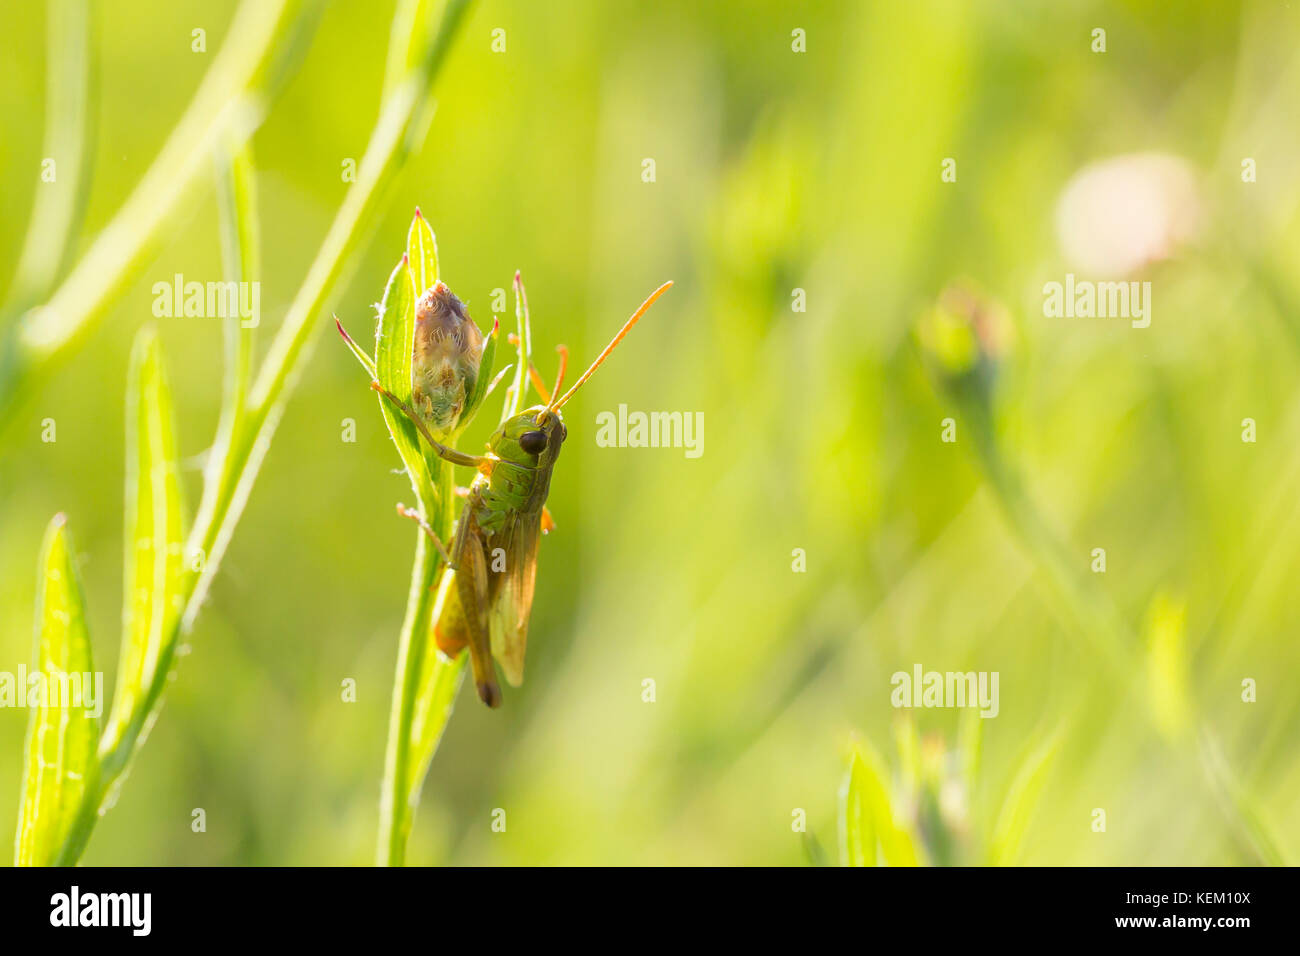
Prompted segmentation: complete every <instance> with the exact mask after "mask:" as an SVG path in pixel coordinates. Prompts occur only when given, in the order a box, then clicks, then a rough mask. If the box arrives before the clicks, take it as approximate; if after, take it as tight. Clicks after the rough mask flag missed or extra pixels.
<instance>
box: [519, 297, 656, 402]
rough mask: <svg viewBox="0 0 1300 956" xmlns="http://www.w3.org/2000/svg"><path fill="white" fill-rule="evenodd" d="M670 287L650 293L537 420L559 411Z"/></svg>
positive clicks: (557, 389)
mask: <svg viewBox="0 0 1300 956" xmlns="http://www.w3.org/2000/svg"><path fill="white" fill-rule="evenodd" d="M672 287H673V284H672V281H671V280H669V281H668V282H665V283H664V284H663V285H661V286H660V287H659V288H657V289H655V290H654V291H653V292H651V293H650V296H649V298H647V299H646V300H645V301H644V302H642V303H641V305H640V307H639V308H638V309H637V310H636V311H635V312H633V313H632V318H630V319H628V320H627V321H626V322H624V323H623V327H622V328H621V329H619V330H618V334H617V335H615V336H614V338H613V339H611V340H610V343H609V344H608V345H606V346H605V350H604V351H603V352H601V353H600V354H599V355H597V356H596V361H594V362H592V363H591V367H590V368H589V369H587V371H585V372H583V373H582V377H581V378H580V379H578V380H577V381H576V382H574V383H573V387H572V388H570V389H569V390H568V391H567V392H565V393H564V395H563V397H561V398H557V399H556V400H554V401H553V402H551V403H550V404H548V405H547V406H546V408H545V409H544V410H543V412H542V414H541V415H540V416H539V420H541V419H544V418H545V417H546V416H547V415H549V414H550V413H551V412H556V411H559V410H560V409H561V408H562V407H563V406H564V403H565V402H567V401H568V400H569V399H571V398H573V393H574V392H576V391H577V390H578V389H580V388H582V386H583V385H584V384H585V383H586V381H587V379H589V378H591V376H592V374H593V373H595V371H596V369H598V368H600V366H601V363H602V362H604V361H605V359H607V358H609V353H610V352H613V351H614V348H615V347H616V346H617V345H618V343H619V342H621V341H623V336H625V335H627V333H628V332H630V331H632V326H634V325H636V324H637V322H639V321H641V316H643V315H645V314H646V313H647V312H649V311H650V306H652V305H654V304H655V300H656V299H658V298H659V297H660V296H661V295H663V294H664V293H665V292H667V291H668V290H669V289H671V288H672ZM556 391H557V392H558V391H559V388H558V387H557V388H556Z"/></svg>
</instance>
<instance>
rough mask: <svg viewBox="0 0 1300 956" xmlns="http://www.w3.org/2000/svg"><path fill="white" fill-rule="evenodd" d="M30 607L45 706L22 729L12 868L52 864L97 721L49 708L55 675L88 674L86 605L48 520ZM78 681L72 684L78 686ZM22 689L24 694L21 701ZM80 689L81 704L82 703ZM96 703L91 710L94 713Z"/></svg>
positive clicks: (62, 534)
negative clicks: (21, 773) (21, 772)
mask: <svg viewBox="0 0 1300 956" xmlns="http://www.w3.org/2000/svg"><path fill="white" fill-rule="evenodd" d="M39 574H40V582H39V585H38V592H37V599H36V653H35V667H36V670H37V671H38V672H39V673H41V674H43V675H45V680H46V682H47V687H46V693H45V699H44V700H42V701H41V702H40V704H39V706H37V707H35V708H34V709H33V710H32V714H31V717H30V718H29V720H28V724H27V758H26V771H25V773H24V776H23V797H22V805H21V807H20V809H19V817H18V831H17V835H16V838H15V840H14V865H15V866H45V865H47V864H49V863H50V861H51V860H53V859H54V856H55V854H56V853H57V852H58V849H59V845H60V843H61V842H62V839H63V835H64V833H65V832H66V830H67V828H68V826H69V823H70V821H71V819H72V817H73V816H74V815H75V813H76V811H77V807H78V805H79V804H80V801H81V797H82V793H83V792H84V790H85V788H86V785H87V781H88V779H89V778H91V777H93V775H94V765H95V742H96V739H97V738H98V736H99V720H98V718H97V716H95V715H94V713H92V712H88V709H87V708H86V707H84V706H77V707H73V706H71V702H70V701H69V700H67V699H64V700H62V701H59V702H55V704H61V706H57V705H53V704H52V703H51V699H50V686H51V685H52V684H54V683H55V682H57V679H58V675H61V674H66V675H69V676H71V675H84V676H90V675H91V674H92V673H93V672H94V668H93V664H92V660H91V649H90V635H89V634H88V633H87V630H86V613H85V598H84V597H83V595H82V590H81V578H80V575H79V574H78V571H77V562H76V557H75V554H74V552H73V548H72V542H71V538H70V536H69V534H68V530H67V522H66V520H65V519H64V517H63V515H55V516H54V520H52V521H51V522H50V524H49V527H48V528H47V529H46V532H45V542H44V544H42V546H41V560H40V566H39ZM84 676H83V677H79V678H78V680H80V681H84ZM25 692H26V689H25V688H24V693H25ZM85 692H86V689H85V686H84V683H83V684H82V691H81V693H82V695H83V696H82V699H81V700H79V701H77V703H78V704H79V705H84V704H85V703H86V698H85V696H84V695H85ZM101 704H102V701H99V702H97V703H96V705H95V706H96V707H98V706H99V705H101Z"/></svg>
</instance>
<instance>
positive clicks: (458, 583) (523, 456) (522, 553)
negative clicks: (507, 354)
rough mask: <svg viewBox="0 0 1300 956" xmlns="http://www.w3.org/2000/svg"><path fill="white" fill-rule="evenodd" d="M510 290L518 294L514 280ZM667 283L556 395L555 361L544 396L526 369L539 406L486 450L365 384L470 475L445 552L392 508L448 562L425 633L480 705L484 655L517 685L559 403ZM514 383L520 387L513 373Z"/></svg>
mask: <svg viewBox="0 0 1300 956" xmlns="http://www.w3.org/2000/svg"><path fill="white" fill-rule="evenodd" d="M516 286H517V292H518V293H519V294H521V295H522V284H521V283H520V282H519V280H518V277H517V276H516ZM671 286H672V283H671V282H665V283H664V284H663V285H661V286H660V287H659V288H658V289H656V290H655V291H654V292H653V293H651V295H650V297H649V298H647V299H646V300H645V301H644V302H643V303H641V306H640V307H639V308H638V309H637V310H636V312H634V313H633V314H632V317H631V318H629V319H628V320H627V322H626V323H624V325H623V328H622V329H620V330H619V332H618V334H617V335H615V336H614V338H613V339H612V340H611V341H610V343H609V345H607V346H606V347H605V349H604V351H602V352H601V353H600V355H598V356H597V357H596V360H595V361H594V362H592V363H591V367H590V368H588V369H587V371H586V372H584V373H583V374H582V377H581V378H579V379H578V380H577V381H576V382H575V383H574V384H573V387H572V388H570V389H569V390H568V391H567V392H565V393H564V395H563V396H559V391H560V386H561V385H562V383H563V380H564V365H563V362H562V364H561V367H560V372H559V375H558V376H557V378H556V383H555V388H554V390H553V391H552V393H551V395H547V393H546V392H545V389H544V387H543V386H541V382H540V379H539V378H538V377H537V376H536V373H533V379H532V380H533V382H534V385H535V387H537V390H538V392H539V394H541V396H542V399H543V401H544V402H545V403H546V404H544V405H534V406H532V407H531V408H527V409H525V410H523V411H521V412H518V413H517V414H515V415H512V416H510V417H508V418H506V419H505V421H503V422H502V423H501V425H500V426H499V427H498V428H497V430H496V431H495V432H494V433H493V434H492V437H491V439H490V440H489V441H488V453H487V454H486V455H468V454H465V453H464V452H459V451H456V450H455V449H452V448H448V447H447V446H446V445H444V444H442V443H441V442H439V441H438V440H437V439H436V438H435V437H434V436H433V434H432V433H431V432H430V429H429V427H428V425H427V424H426V423H425V421H424V420H423V418H422V417H421V416H420V415H419V414H418V413H417V412H416V411H415V410H414V409H413V408H411V406H410V405H408V404H407V403H406V402H404V401H402V400H401V399H400V398H398V397H397V396H396V395H394V394H393V393H392V392H390V391H388V390H387V389H385V388H384V387H383V386H382V385H380V384H379V382H377V381H372V382H371V384H370V387H371V388H372V389H374V390H375V391H377V392H379V393H380V394H381V395H383V396H384V398H385V399H387V400H388V401H389V402H390V403H392V405H393V406H394V407H395V408H397V409H398V410H400V411H401V412H402V414H404V415H405V416H406V417H407V418H409V419H410V420H411V422H412V423H413V424H414V425H415V427H416V429H417V430H418V431H419V433H420V435H421V436H422V437H423V438H424V440H425V441H426V442H428V444H429V447H430V448H431V449H433V451H434V452H435V453H437V455H438V456H439V457H440V458H442V459H443V460H445V461H448V462H451V463H452V464H454V465H464V466H466V467H471V468H474V469H476V470H477V471H478V474H477V475H475V477H474V481H473V483H472V484H471V485H470V487H469V489H468V492H467V494H466V501H465V504H464V506H463V508H462V510H461V513H460V519H459V520H458V521H457V523H456V532H455V538H454V539H453V540H452V545H451V549H450V550H448V549H447V548H446V547H445V546H444V545H443V543H442V542H441V541H440V540H439V539H438V536H437V535H436V534H435V533H434V531H433V529H432V528H430V527H429V525H428V524H427V523H426V522H425V521H424V520H423V519H422V518H421V517H420V515H419V513H418V512H415V511H414V510H413V509H407V508H403V507H402V506H401V505H399V506H398V511H399V512H400V513H402V514H404V515H406V516H407V517H411V518H414V519H415V520H417V521H419V523H420V524H421V526H422V527H423V528H424V530H425V532H426V533H427V534H428V535H429V537H430V538H432V539H433V542H434V544H435V545H436V546H437V547H438V549H439V551H441V553H442V556H443V559H444V560H445V561H446V563H447V572H446V573H445V574H444V575H443V578H442V580H441V581H440V582H439V584H438V585H435V586H436V587H439V588H445V589H446V593H445V594H443V595H441V597H442V598H443V599H442V600H441V601H440V602H439V606H440V607H441V613H440V614H439V616H438V619H437V620H436V621H435V622H434V627H433V629H434V638H435V641H436V643H437V645H438V649H439V650H440V651H442V653H444V654H445V655H447V656H448V657H452V658H454V657H455V656H456V655H457V654H459V653H461V651H463V650H464V649H465V648H466V647H468V648H469V653H470V663H471V665H472V668H473V672H474V684H475V686H476V688H477V689H478V695H479V698H480V699H481V700H482V701H483V703H485V704H487V705H488V706H489V707H499V706H500V705H501V689H500V687H499V686H498V685H497V681H496V670H495V668H494V667H493V664H492V659H493V658H496V660H497V662H498V663H499V664H500V665H501V670H502V672H503V673H504V674H505V677H506V680H507V681H508V682H509V683H510V684H511V686H513V687H518V686H519V685H520V684H521V683H522V682H523V676H524V650H525V645H526V643H527V639H528V616H529V613H530V611H531V610H532V605H533V592H534V589H535V585H536V580H537V543H538V540H539V536H540V533H541V532H542V531H544V530H549V517H550V516H549V513H547V512H546V497H547V494H548V493H549V491H550V487H551V472H552V471H553V469H554V468H555V461H556V459H557V458H558V457H559V454H560V446H561V445H562V444H563V443H564V440H565V438H566V437H567V436H568V430H567V429H566V428H565V427H564V420H563V419H562V418H561V417H560V409H561V408H562V407H563V406H564V404H565V403H566V402H568V401H569V399H571V398H572V397H573V396H574V393H576V392H577V391H578V389H580V388H581V387H582V386H583V384H584V383H585V382H586V381H587V380H588V379H589V378H591V376H592V374H593V373H594V372H595V371H596V369H597V368H599V367H600V365H601V363H603V362H604V361H605V359H606V358H608V357H609V354H610V353H611V352H613V351H614V348H615V347H616V346H617V345H618V343H619V342H620V341H622V339H623V337H624V336H625V335H627V333H628V331H629V330H631V328H632V326H634V325H635V324H636V323H637V321H638V320H640V318H641V317H642V316H643V315H645V313H646V312H647V311H648V310H649V308H650V306H651V305H653V304H654V302H655V300H656V299H658V298H659V297H660V296H661V295H663V294H664V293H665V292H667V291H668V289H669V288H670V287H671ZM525 308H526V306H525ZM525 349H526V345H525V344H524V343H522V342H521V343H520V359H521V363H524V362H525V361H526V359H525V358H524V356H525ZM521 368H522V364H521ZM530 371H531V370H530ZM517 387H518V388H519V389H526V388H527V387H528V382H527V381H526V380H524V379H523V376H522V375H521V376H520V380H519V382H518V383H517ZM552 396H556V397H552ZM516 400H517V401H518V396H516ZM519 403H520V404H522V402H519ZM498 549H500V550H498ZM499 554H504V555H505V569H504V570H503V571H499V572H495V573H492V574H489V571H488V569H489V557H490V556H492V555H499Z"/></svg>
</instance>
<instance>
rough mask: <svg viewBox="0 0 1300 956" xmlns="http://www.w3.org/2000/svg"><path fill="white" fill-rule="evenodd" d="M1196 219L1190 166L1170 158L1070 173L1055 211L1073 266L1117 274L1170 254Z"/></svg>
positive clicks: (1139, 158) (1138, 156)
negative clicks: (1071, 176)
mask: <svg viewBox="0 0 1300 956" xmlns="http://www.w3.org/2000/svg"><path fill="white" fill-rule="evenodd" d="M1200 218H1201V211H1200V201H1199V199H1198V197H1197V190H1196V176H1195V174H1194V173H1193V171H1192V167H1191V164H1189V163H1188V162H1187V161H1186V160H1184V159H1182V158H1181V157H1178V156H1173V155H1170V154H1167V153H1134V154H1130V155H1128V156H1116V157H1114V158H1113V159H1106V160H1102V161H1101V162H1097V163H1091V164H1090V165H1088V166H1085V167H1084V168H1083V169H1081V170H1079V172H1077V173H1075V175H1074V177H1073V178H1072V179H1071V180H1070V181H1069V183H1067V184H1066V187H1065V191H1064V192H1063V193H1062V194H1061V200H1060V203H1059V204H1058V205H1057V208H1056V232H1057V236H1058V239H1059V241H1060V243H1061V251H1062V252H1063V253H1064V255H1065V258H1066V261H1067V262H1068V263H1069V265H1070V266H1071V267H1072V268H1075V269H1078V270H1079V271H1080V272H1083V273H1086V274H1093V275H1097V276H1122V275H1128V274H1130V273H1133V272H1137V271H1138V270H1140V269H1142V268H1143V267H1144V266H1146V265H1149V264H1151V263H1153V262H1158V261H1160V260H1162V259H1168V258H1169V257H1171V256H1172V255H1174V254H1175V252H1176V251H1177V248H1178V246H1179V245H1181V244H1182V243H1184V242H1186V241H1188V240H1189V239H1191V238H1192V237H1193V236H1194V235H1195V233H1196V230H1197V228H1198V226H1199V224H1200Z"/></svg>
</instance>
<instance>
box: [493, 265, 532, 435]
mask: <svg viewBox="0 0 1300 956" xmlns="http://www.w3.org/2000/svg"><path fill="white" fill-rule="evenodd" d="M515 325H516V328H517V332H516V336H517V337H518V340H519V341H518V346H517V349H516V356H517V362H516V365H515V379H514V382H513V383H512V384H511V386H510V388H508V389H507V390H506V398H505V403H504V406H503V407H502V409H501V421H502V423H504V422H505V421H506V419H508V418H511V417H513V416H515V415H518V414H519V413H520V412H522V411H523V410H524V409H525V408H526V407H527V405H528V402H527V401H526V396H527V394H528V360H529V357H530V356H531V354H532V350H533V327H532V321H531V320H530V318H529V316H528V293H527V292H525V291H524V279H523V276H521V275H520V274H519V273H518V271H516V272H515ZM481 377H486V376H481Z"/></svg>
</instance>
